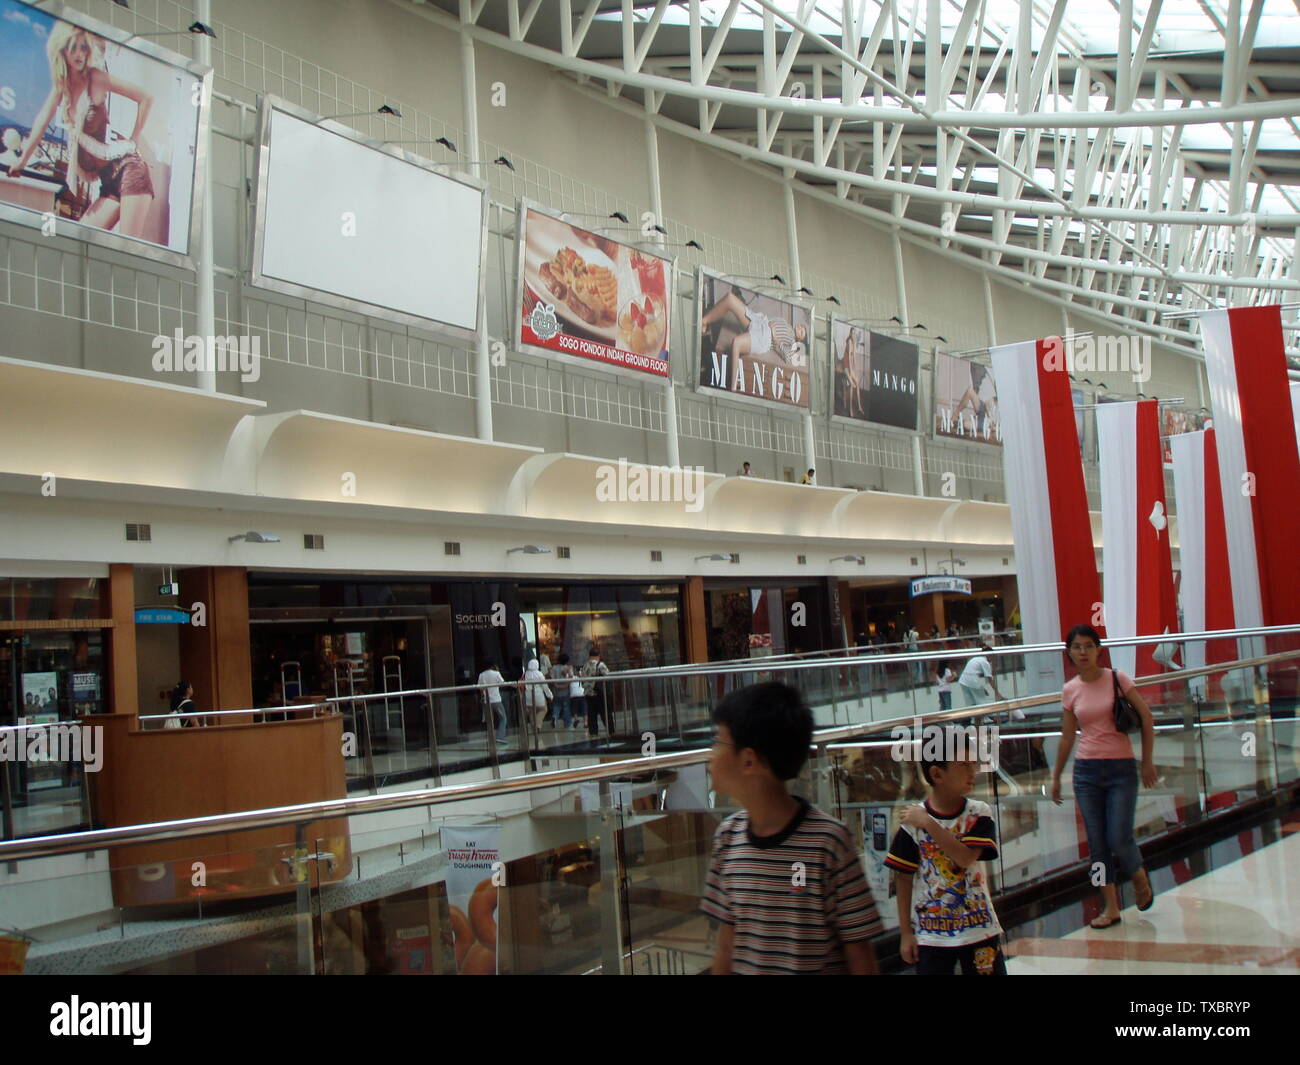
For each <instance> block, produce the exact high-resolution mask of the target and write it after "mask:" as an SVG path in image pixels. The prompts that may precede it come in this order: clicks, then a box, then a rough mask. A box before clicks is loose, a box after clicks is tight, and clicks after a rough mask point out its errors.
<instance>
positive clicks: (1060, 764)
mask: <svg viewBox="0 0 1300 1065" xmlns="http://www.w3.org/2000/svg"><path fill="white" fill-rule="evenodd" d="M1065 643H1066V647H1067V648H1068V652H1069V655H1070V660H1071V661H1072V662H1073V663H1074V665H1075V668H1077V669H1078V671H1079V675H1078V676H1077V677H1074V678H1073V679H1071V680H1070V681H1068V682H1067V683H1066V685H1065V688H1064V690H1063V691H1062V693H1061V703H1062V707H1063V710H1062V715H1061V745H1060V748H1059V749H1058V750H1057V752H1056V769H1055V770H1054V771H1053V773H1052V802H1054V803H1056V804H1057V805H1058V806H1059V805H1060V804H1061V772H1062V771H1063V770H1064V769H1065V763H1066V762H1067V761H1069V759H1070V750H1071V748H1072V747H1073V746H1074V735H1075V732H1076V731H1077V732H1079V733H1080V738H1079V755H1078V757H1077V758H1075V760H1074V797H1075V801H1077V802H1078V804H1079V812H1080V813H1081V814H1082V815H1083V823H1084V827H1085V828H1086V830H1087V833H1088V852H1089V855H1090V858H1091V861H1092V870H1093V872H1094V874H1095V873H1096V872H1097V871H1098V870H1099V869H1100V870H1101V873H1102V881H1101V897H1102V901H1103V902H1104V904H1105V907H1104V909H1103V911H1102V913H1101V914H1100V915H1099V916H1098V917H1097V918H1095V919H1094V920H1093V921H1092V922H1091V925H1092V927H1093V928H1109V927H1111V925H1116V924H1119V922H1120V905H1119V880H1120V878H1121V877H1126V878H1128V879H1131V880H1132V881H1133V886H1134V889H1135V890H1136V892H1137V908H1138V909H1139V910H1149V909H1150V908H1151V904H1152V903H1153V902H1154V901H1155V892H1154V891H1153V889H1152V887H1151V879H1150V877H1148V876H1147V871H1146V869H1144V868H1143V866H1142V852H1141V851H1140V850H1138V845H1137V841H1136V840H1135V839H1134V837H1133V821H1134V818H1135V816H1136V814H1137V792H1138V765H1137V761H1136V759H1135V758H1134V757H1133V742H1132V740H1130V739H1129V737H1128V735H1127V734H1126V733H1123V732H1120V731H1119V729H1117V728H1116V727H1115V702H1116V699H1117V698H1118V696H1117V694H1116V693H1117V692H1122V693H1123V695H1124V697H1125V698H1126V699H1127V700H1128V701H1129V702H1130V703H1131V704H1132V706H1133V708H1134V709H1135V710H1136V711H1137V712H1138V715H1139V716H1140V717H1141V719H1142V783H1143V784H1144V785H1145V786H1146V787H1148V788H1151V787H1154V786H1155V784H1156V779H1157V777H1156V769H1155V763H1154V762H1153V760H1152V758H1153V753H1154V748H1155V727H1154V725H1153V723H1152V719H1151V710H1150V708H1149V707H1148V706H1147V704H1146V700H1145V699H1143V698H1142V696H1141V694H1139V692H1138V690H1137V687H1136V686H1135V685H1134V683H1133V679H1132V678H1131V677H1129V676H1128V675H1127V674H1125V673H1122V672H1120V671H1118V670H1112V669H1104V668H1103V667H1102V666H1101V665H1100V664H1099V663H1098V659H1099V658H1100V657H1101V637H1100V635H1099V634H1098V633H1097V630H1096V629H1094V628H1093V627H1092V626H1091V625H1076V626H1075V627H1074V628H1072V629H1071V630H1070V633H1069V635H1068V636H1067V637H1066V640H1065Z"/></svg>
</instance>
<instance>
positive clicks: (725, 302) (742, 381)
mask: <svg viewBox="0 0 1300 1065" xmlns="http://www.w3.org/2000/svg"><path fill="white" fill-rule="evenodd" d="M696 334H697V335H698V336H699V337H700V372H699V388H700V389H701V391H710V392H720V393H726V394H727V395H729V396H734V397H737V398H745V399H755V400H762V401H764V402H767V403H779V404H781V405H782V406H786V407H795V408H797V409H799V410H808V409H809V406H808V405H809V402H810V400H811V398H812V392H811V390H810V384H809V379H808V375H809V370H810V359H809V352H810V351H811V345H812V314H811V312H810V311H809V310H808V308H807V307H803V306H801V305H799V304H797V303H791V302H790V301H788V300H783V299H778V298H777V297H775V296H771V295H768V294H767V293H766V292H760V291H758V290H757V289H753V288H748V287H746V286H744V285H740V284H737V283H735V282H733V281H730V280H728V279H727V278H725V277H723V276H721V275H718V274H714V273H711V272H709V271H707V270H704V269H701V270H700V274H699V287H698V290H697V298H696Z"/></svg>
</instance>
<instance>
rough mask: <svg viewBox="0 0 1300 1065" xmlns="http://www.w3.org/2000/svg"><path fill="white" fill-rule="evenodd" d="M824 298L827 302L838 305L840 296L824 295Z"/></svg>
mask: <svg viewBox="0 0 1300 1065" xmlns="http://www.w3.org/2000/svg"><path fill="white" fill-rule="evenodd" d="M824 298H825V300H826V302H827V303H833V304H835V306H836V307H838V306H840V298H839V296H826V297H824Z"/></svg>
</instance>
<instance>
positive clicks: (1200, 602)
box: [1169, 429, 1236, 692]
mask: <svg viewBox="0 0 1300 1065" xmlns="http://www.w3.org/2000/svg"><path fill="white" fill-rule="evenodd" d="M1169 446H1170V449H1171V450H1172V452H1173V456H1174V499H1175V501H1176V502H1177V504H1178V558H1179V563H1180V570H1181V572H1182V580H1181V581H1180V582H1179V583H1180V588H1179V591H1180V592H1181V597H1182V604H1183V631H1185V632H1213V631H1214V630H1216V629H1230V628H1232V627H1233V612H1232V576H1231V574H1230V573H1229V571H1228V534H1227V532H1226V530H1225V529H1224V525H1223V493H1222V491H1221V489H1220V487H1219V454H1218V449H1217V448H1216V447H1215V443H1214V430H1213V429H1206V430H1204V431H1203V432H1197V433H1180V434H1178V435H1177V436H1174V437H1171V438H1170V440H1169ZM1183 647H1184V651H1183V665H1184V666H1186V667H1187V668H1188V669H1200V668H1201V667H1202V666H1205V665H1207V664H1213V663H1215V662H1230V661H1232V659H1233V658H1235V657H1236V645H1235V642H1234V641H1233V640H1211V641H1210V642H1209V643H1205V642H1197V643H1187V644H1184V645H1183ZM1191 683H1192V685H1193V687H1194V688H1196V689H1198V690H1200V691H1202V692H1204V691H1205V690H1206V685H1205V683H1204V680H1203V679H1201V680H1200V681H1199V682H1198V681H1197V680H1193V681H1192V682H1191Z"/></svg>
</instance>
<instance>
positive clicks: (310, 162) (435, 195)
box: [252, 98, 486, 335]
mask: <svg viewBox="0 0 1300 1065" xmlns="http://www.w3.org/2000/svg"><path fill="white" fill-rule="evenodd" d="M260 129H261V135H260V143H261V149H260V151H261V156H260V165H259V167H258V186H257V210H256V221H255V229H254V234H253V241H252V248H253V262H252V281H253V284H255V285H259V286H261V287H264V288H269V289H272V290H274V291H277V292H283V293H285V294H287V295H292V296H299V297H301V298H304V299H311V300H316V301H318V302H321V303H326V304H329V305H332V306H337V307H343V308H346V309H349V310H355V311H359V312H361V313H363V314H378V315H379V316H380V317H387V318H390V319H394V320H398V321H407V322H415V323H416V324H422V325H428V324H430V323H432V324H434V325H435V326H442V327H444V328H445V329H447V330H449V331H452V332H454V333H456V334H457V335H466V334H469V333H472V332H473V331H474V330H475V329H476V328H477V324H478V299H479V284H480V274H481V268H482V263H483V254H484V246H485V241H486V226H485V224H484V223H485V212H486V197H485V195H484V190H483V188H482V186H481V185H480V184H478V183H477V182H475V181H472V180H470V179H469V178H465V177H460V176H453V175H450V174H447V173H444V172H441V171H440V170H438V169H437V168H436V167H435V165H434V164H432V163H429V162H426V161H424V160H421V159H419V158H417V157H416V156H413V155H411V154H410V153H408V152H404V151H401V150H400V149H398V148H396V147H393V146H384V145H380V144H377V143H375V142H373V141H369V140H367V139H366V138H364V137H362V136H361V135H360V134H359V133H357V132H356V131H355V130H352V129H349V128H348V127H345V126H341V125H339V124H338V123H336V122H332V121H329V120H326V119H319V118H316V117H315V116H313V115H311V114H310V113H308V112H306V111H303V110H302V109H300V108H297V107H294V106H293V105H291V104H286V103H284V102H283V101H280V100H275V99H271V98H267V99H265V100H264V102H263V106H262V113H261V126H260Z"/></svg>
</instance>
